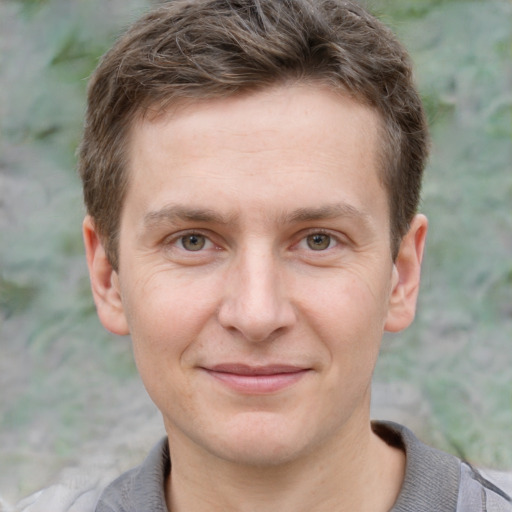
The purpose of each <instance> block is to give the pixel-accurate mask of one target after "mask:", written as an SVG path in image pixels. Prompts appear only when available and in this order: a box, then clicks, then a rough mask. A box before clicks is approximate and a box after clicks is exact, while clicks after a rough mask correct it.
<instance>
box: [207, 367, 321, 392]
mask: <svg viewBox="0 0 512 512" xmlns="http://www.w3.org/2000/svg"><path fill="white" fill-rule="evenodd" d="M203 369H204V370H205V371H206V372H207V373H208V374H209V375H210V376H211V377H212V378H214V379H215V380H216V381H217V382H219V383H220V384H222V385H224V386H226V387H228V388H230V389H231V390H233V391H236V392H238V393H243V394H255V395H264V394H272V393H276V392H278V391H281V390H283V389H286V388H288V387H290V386H292V385H294V384H295V383H297V382H298V381H299V380H301V379H302V378H303V377H305V376H306V374H308V373H309V372H310V371H311V370H310V368H303V367H298V366H292V365H282V364H275V365H264V366H250V365H245V364H238V363H234V364H231V363H229V364H219V365H215V366H212V367H210V368H203Z"/></svg>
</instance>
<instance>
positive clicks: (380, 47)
mask: <svg viewBox="0 0 512 512" xmlns="http://www.w3.org/2000/svg"><path fill="white" fill-rule="evenodd" d="M89 94H90V101H89V111H88V117H87V124H86V132H85V136H84V142H83V144H82V149H81V171H82V175H83V178H84V189H85V197H86V203H87V208H88V213H89V215H88V216H87V217H86V220H85V222H84V238H85V243H86V252H87V257H88V263H89V269H90V273H91V281H92V288H93V294H94V297H95V300H96V305H97V310H98V314H99V316H100V319H101V321H102V323H103V325H104V326H105V327H106V328H107V329H109V330H110V331H112V332H115V333H117V334H122V335H124V334H130V335H131V337H132V341H133V347H134V353H135V360H136V363H137V367H138V370H139V372H140V374H141V377H142V380H143V382H144V384H145V386H146V388H147V390H148V392H149V394H150V396H151V398H152V399H153V401H154V402H155V403H156V405H157V406H158V408H159V409H160V410H161V411H162V414H163V416H164V422H165V425H166V429H167V433H168V435H169V438H170V439H171V441H172V446H173V459H174V460H177V458H178V457H179V451H180V450H182V455H183V457H182V460H188V461H190V460H192V459H191V457H192V454H195V455H198V454H199V455H200V456H201V460H203V459H202V457H203V456H206V455H208V457H211V456H214V459H213V460H215V461H216V462H219V460H224V461H230V462H237V463H244V464H249V465H256V466H258V467H264V466H268V465H269V464H271V465H274V464H285V463H291V462H292V461H297V460H298V458H300V457H301V456H308V457H309V456H313V455H315V454H316V455H319V454H320V453H323V454H324V455H325V456H330V457H332V456H333V454H334V452H333V449H334V448H336V449H340V440H341V439H342V438H343V439H344V442H343V443H341V444H345V447H347V446H348V445H349V446H350V447H351V449H354V450H357V446H358V442H357V441H355V440H356V439H357V440H359V441H361V440H364V439H367V438H368V436H369V424H370V422H369V401H370V383H371V376H372V373H373V368H374V365H375V362H376V359H377V356H378V352H379V346H380V341H381V338H382V333H383V331H384V330H390V331H397V330H401V329H403V328H405V327H407V325H408V324H409V323H410V322H411V321H412V318H413V316H414V311H415V303H416V295H417V291H418V284H419V269H420V264H421V255H422V250H423V244H424V240H425V234H426V220H425V218H424V217H422V216H421V215H414V214H415V210H416V206H417V202H418V194H419V188H420V177H421V170H422V168H423V163H424V156H425V146H426V132H425V127H424V123H423V114H422V110H421V105H420V102H419V99H418V97H417V94H416V92H415V90H414V88H413V86H412V83H411V73H410V67H409V65H408V61H407V57H406V54H405V52H404V51H403V50H402V48H401V46H400V45H399V44H398V43H397V42H396V41H395V39H394V38H393V37H392V36H391V35H390V34H389V32H388V31H387V29H385V28H383V27H382V26H381V25H380V24H379V23H378V22H377V21H375V20H374V19H373V18H372V17H370V16H369V15H367V14H366V13H365V12H364V11H362V10H361V9H360V8H358V7H356V6H354V5H352V4H349V3H345V2H340V3H337V2H334V1H332V0H330V1H327V0H325V1H323V0H293V1H292V0H283V1H276V0H268V1H267V0H252V1H249V0H246V1H244V2H242V1H238V2H237V1H235V0H229V1H228V0H204V1H203V0H201V1H198V0H193V1H192V0H187V1H184V0H177V1H174V2H168V3H166V4H164V5H163V6H162V7H160V8H158V9H157V10H156V11H155V12H153V13H150V14H149V15H147V16H146V17H145V18H143V19H142V20H141V21H140V22H138V23H136V24H135V25H134V27H133V28H132V29H130V30H129V31H128V33H127V34H126V35H125V36H124V37H123V38H122V39H121V40H120V41H119V42H118V43H117V44H116V45H115V47H114V49H113V50H111V52H109V53H108V54H107V55H106V56H105V58H104V59H103V61H102V63H101V64H100V66H99V68H98V70H97V71H96V73H95V75H94V77H93V79H92V82H91V87H90V92H89ZM361 442H362V441H361ZM320 447H322V450H323V452H322V450H320ZM329 454H330V455H329ZM316 455H315V456H316ZM339 460H342V459H339ZM198 464H199V466H200V463H198Z"/></svg>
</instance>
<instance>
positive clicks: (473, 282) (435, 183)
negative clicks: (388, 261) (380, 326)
mask: <svg viewBox="0 0 512 512" xmlns="http://www.w3.org/2000/svg"><path fill="white" fill-rule="evenodd" d="M149 3H150V2H149V1H144V0H128V1H126V0H125V1H122V0H109V1H106V0H87V1H85V0H73V1H69V0H18V1H16V0H4V1H0V468H1V469H0V494H2V495H3V496H4V497H6V498H7V499H11V500H17V499H19V498H20V497H21V496H24V495H26V494H28V493H29V492H32V491H34V490H36V489H37V488H39V487H41V486H43V485H47V484H48V483H50V482H54V481H56V480H58V478H59V475H60V474H61V473H62V470H63V468H66V467H68V466H73V465H78V466H80V465H83V464H85V461H86V460H87V458H88V457H91V456H92V455H91V454H95V457H96V458H95V459H94V460H95V461H96V464H98V461H102V464H103V467H104V468H105V470H106V471H107V469H108V470H109V471H112V472H113V473H114V474H115V472H116V471H118V470H122V469H125V468H126V467H128V466H129V465H132V464H134V463H135V462H136V461H137V460H138V459H139V458H140V457H141V456H142V454H143V453H144V452H145V451H146V449H147V446H149V445H150V444H151V443H152V442H153V441H154V440H155V437H154V435H159V434H158V432H160V431H161V427H160V425H159V421H158V419H156V418H157V415H156V414H155V412H154V409H153V407H152V405H151V404H150V403H149V400H148V399H147V397H146V396H145V394H144V391H143V390H142V386H141V384H140V383H139V381H138V377H137V376H136V371H135V368H134V364H133V361H132V358H131V353H130V346H129V342H128V340H126V339H120V338H114V337H111V336H109V335H108V334H106V333H105V332H103V330H102V329H101V327H100V326H99V323H98V321H97V319H96V317H95V314H94V307H93V304H92V300H91V297H90V292H89V284H88V279H87V275H86V269H85V262H84V259H83V248H82V242H81V237H80V224H81V218H82V216H83V207H82V203H81V195H80V185H79V182H78V179H77V176H76V174H75V159H74V151H75V148H76V145H77V143H78V140H79V137H80V131H81V119H82V114H83V109H84V95H85V87H86V78H87V76H88V75H89V74H90V72H91V70H92V69H93V68H94V66H95V64H96V63H97V59H98V56H99V55H101V54H102V53H103V51H104V50H105V49H106V48H107V47H108V46H109V45H110V44H111V42H112V41H113V39H114V37H115V36H116V35H117V34H118V33H119V31H120V30H121V29H122V28H123V27H124V26H126V25H127V24H128V23H129V22H131V21H132V20H134V19H135V18H136V17H137V15H138V14H139V13H140V12H141V11H142V10H144V9H145V8H147V6H148V5H149ZM367 3H368V4H369V5H370V7H371V8H372V9H373V10H374V12H376V13H378V14H379V15H380V17H381V18H382V19H383V20H384V21H385V22H386V23H387V24H388V25H390V26H391V27H392V28H393V29H394V30H395V31H396V32H397V33H398V34H399V36H400V38H401V39H402V40H403V41H404V43H405V44H406V46H407V47H408V48H409V49H410V51H411V53H412V56H413V59H414V60H415V63H416V70H417V80H418V83H419V86H420V89H421V92H422V94H423V97H424V100H425V104H426V106H427V109H428V114H429V118H430V121H431V125H432V134H433V154H432V158H431V162H430V165H429V168H428V171H427V175H426V182H425V186H424V193H423V205H422V210H423V211H424V212H426V213H427V215H428V217H429V219H430V233H429V240H428V248H427V254H426V261H425V267H424V273H423V285H422V292H421V299H420V304H419V312H418V316H417V319H416V322H415V324H414V325H413V326H412V327H411V328H410V329H409V330H408V331H406V332H404V333H402V334H400V335H398V336H393V337H386V338H385V341H384V346H383V350H382V358H381V361H380V363H379V366H378V368H377V373H376V379H375V380H376V384H375V405H374V407H375V414H376V415H377V414H378V415H379V416H380V417H382V416H383V415H388V416H390V417H394V418H396V419H399V420H401V421H404V422H406V423H407V424H409V425H411V426H412V427H413V428H414V429H415V430H416V431H418V432H419V433H420V435H421V436H422V437H423V438H424V439H425V440H426V441H428V442H430V443H433V444H435V445H437V446H439V447H441V448H443V449H445V450H448V451H451V452H455V453H458V454H461V455H463V456H465V457H467V458H468V459H470V460H471V461H472V462H474V463H476V464H480V465H485V466H492V467H496V468H504V469H512V437H511V435H510V431H511V427H512V387H511V382H512V347H511V342H512V209H511V205H512V166H511V163H512V154H511V151H512V149H511V148H512V144H511V142H512V65H511V63H512V23H511V21H512V3H511V2H510V1H508V0H486V1H462V0H391V1H384V0H368V2H367ZM148 425H153V426H154V429H153V430H151V429H149V430H148ZM151 428H153V427H151ZM155 433H156V434H155ZM141 436H142V437H145V439H144V441H138V439H139V437H141ZM146 438H147V439H146ZM98 454H101V456H100V455H98ZM4 468H9V471H5V470H4Z"/></svg>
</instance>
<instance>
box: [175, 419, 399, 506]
mask: <svg viewBox="0 0 512 512" xmlns="http://www.w3.org/2000/svg"><path fill="white" fill-rule="evenodd" d="M334 441H335V442H329V443H325V445H323V446H318V447H317V449H315V450H314V452H312V453H310V454H308V455H307V456H304V457H302V458H301V459H300V460H295V461H293V462H288V463H285V464H280V465H278V466H271V467H254V466H246V465H240V464H236V463H233V462H232V461H226V460H219V459H218V458H217V457H214V456H211V455H208V456H205V453H204V452H203V453H202V454H199V453H197V452H195V451H194V450H189V449H185V450H181V449H180V448H181V443H179V442H178V443H177V444H176V446H174V445H173V441H171V450H172V452H171V453H172V471H171V476H170V478H169V481H168V482H167V489H166V491H167V493H166V494H167V506H168V508H169V510H171V511H172V512H185V511H189V510H194V511H195V512H203V511H204V512H206V511H208V512H216V511H223V512H227V511H229V512H231V511H233V512H234V511H236V512H254V511H259V510H279V511H280V512H302V511H312V510H314V511H315V512H344V511H351V512H357V511H367V510H372V511H373V512H388V511H389V510H390V509H391V508H392V506H393V504H394V502H395V501H396V498H397V497H398V494H399V491H400V487H401V484H402V481H403V477H404V468H405V455H404V453H403V452H402V451H400V450H397V449H395V448H392V447H390V446H388V445H387V444H386V443H385V442H384V441H382V440H381V439H380V438H379V437H377V436H376V435H375V434H374V433H373V432H372V431H371V426H370V422H369V421H368V422H367V428H363V429H361V428H359V429H357V430H354V431H353V432H348V433H345V435H344V436H337V438H336V439H334ZM175 448H177V449H175Z"/></svg>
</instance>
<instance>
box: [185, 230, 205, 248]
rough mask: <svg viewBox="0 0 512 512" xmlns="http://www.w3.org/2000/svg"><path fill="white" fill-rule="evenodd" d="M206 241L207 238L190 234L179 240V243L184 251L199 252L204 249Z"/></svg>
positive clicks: (197, 234)
mask: <svg viewBox="0 0 512 512" xmlns="http://www.w3.org/2000/svg"><path fill="white" fill-rule="evenodd" d="M207 241H208V240H207V238H206V237H205V236H204V235H201V234H199V233H191V234H189V235H185V236H182V237H181V238H180V239H179V243H180V244H181V246H182V247H183V249H185V250H186V251H200V250H201V249H204V247H205V246H206V243H207Z"/></svg>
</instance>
